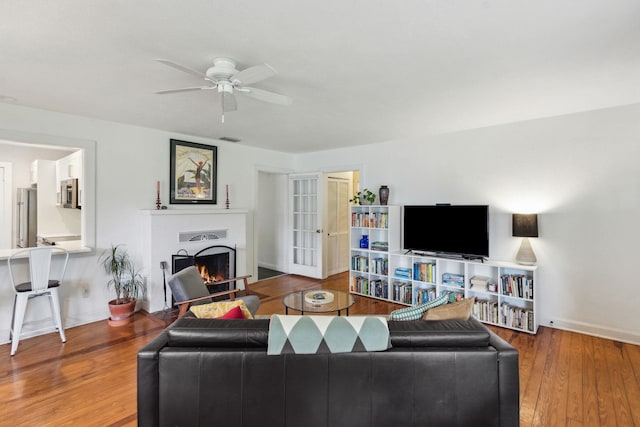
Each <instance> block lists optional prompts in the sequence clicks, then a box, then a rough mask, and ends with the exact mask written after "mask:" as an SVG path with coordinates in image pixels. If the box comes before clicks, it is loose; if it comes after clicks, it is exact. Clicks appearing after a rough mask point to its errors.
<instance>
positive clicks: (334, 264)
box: [255, 171, 358, 280]
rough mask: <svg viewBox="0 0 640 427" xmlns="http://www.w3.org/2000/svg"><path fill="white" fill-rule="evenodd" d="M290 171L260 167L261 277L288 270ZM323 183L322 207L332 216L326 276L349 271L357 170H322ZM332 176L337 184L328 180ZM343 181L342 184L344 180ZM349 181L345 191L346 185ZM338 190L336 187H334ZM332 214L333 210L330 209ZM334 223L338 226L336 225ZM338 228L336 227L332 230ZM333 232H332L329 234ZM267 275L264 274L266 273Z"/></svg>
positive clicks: (325, 253) (258, 271)
mask: <svg viewBox="0 0 640 427" xmlns="http://www.w3.org/2000/svg"><path fill="white" fill-rule="evenodd" d="M289 175H290V174H289V173H287V172H282V171H276V172H271V171H258V177H257V198H256V200H257V205H256V206H257V208H256V218H255V226H256V233H255V234H256V240H257V243H256V263H257V265H256V269H255V270H256V274H257V277H258V280H260V279H262V278H268V277H272V276H274V275H278V274H288V273H290V271H289V259H288V258H289V244H290V239H289V234H288V231H289V230H288V216H289V214H290V212H289V206H288V205H289V201H288V180H289ZM323 176H324V179H323V181H324V182H323V186H325V187H326V188H327V190H326V191H325V194H327V195H328V194H330V193H333V194H334V195H333V196H328V197H325V201H324V207H323V210H324V211H325V212H326V214H325V215H324V217H325V218H330V217H333V219H332V220H331V221H333V224H327V222H326V221H325V225H324V226H323V228H324V229H325V231H326V232H325V233H324V237H325V241H326V242H327V243H326V244H324V245H322V246H323V254H322V257H323V259H324V260H325V262H324V263H323V264H324V266H325V272H324V276H325V277H326V276H327V275H332V274H337V273H338V272H341V271H347V270H348V268H349V250H348V249H349V248H348V245H349V237H348V233H349V231H348V224H349V201H348V200H349V198H350V197H351V195H352V193H353V188H354V183H353V182H354V177H355V179H356V180H357V177H358V171H343V172H331V173H325V174H323ZM330 180H333V182H334V184H329V181H330ZM341 182H342V184H339V183H341ZM344 183H346V194H345V185H344ZM334 190H335V191H334ZM330 210H331V211H332V212H333V214H330V213H329V211H330ZM334 225H335V226H334ZM333 230H335V231H333ZM329 233H332V236H328V234H329ZM261 272H262V275H261ZM263 276H264V277H263Z"/></svg>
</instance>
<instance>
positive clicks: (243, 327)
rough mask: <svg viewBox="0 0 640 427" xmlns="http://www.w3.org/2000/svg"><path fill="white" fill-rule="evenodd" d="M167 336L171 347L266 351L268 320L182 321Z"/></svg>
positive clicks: (167, 331) (187, 319) (171, 327)
mask: <svg viewBox="0 0 640 427" xmlns="http://www.w3.org/2000/svg"><path fill="white" fill-rule="evenodd" d="M166 334H167V341H168V344H169V345H170V346H172V347H215V348H267V341H268V339H269V319H196V318H192V317H181V318H180V319H178V320H176V321H175V322H174V323H173V325H171V326H170V327H168V328H167V329H166Z"/></svg>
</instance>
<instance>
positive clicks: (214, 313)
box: [190, 299, 253, 319]
mask: <svg viewBox="0 0 640 427" xmlns="http://www.w3.org/2000/svg"><path fill="white" fill-rule="evenodd" d="M233 307H240V309H241V310H242V312H243V313H244V317H245V318H246V319H253V316H252V315H251V312H250V311H249V309H248V308H247V306H246V305H245V303H244V301H243V300H241V299H237V300H233V301H218V302H211V303H209V304H201V305H194V306H192V307H191V309H190V310H191V312H192V313H193V314H194V315H195V316H196V317H197V318H199V319H214V318H217V317H221V316H223V315H224V314H226V313H227V312H228V311H229V310H231V309H232V308H233Z"/></svg>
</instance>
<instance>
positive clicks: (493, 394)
mask: <svg viewBox="0 0 640 427" xmlns="http://www.w3.org/2000/svg"><path fill="white" fill-rule="evenodd" d="M268 330H269V320H268V319H256V320H218V319H195V318H189V317H183V318H180V319H178V320H177V321H176V322H175V323H174V324H173V325H172V326H171V327H169V328H167V329H166V330H164V331H163V332H162V333H160V335H159V336H157V337H156V338H155V339H153V340H152V341H151V342H149V343H148V344H147V345H146V346H145V347H144V348H143V349H141V350H140V352H139V353H138V425H139V426H224V427H229V426H261V427H268V426H293V427H298V426H304V427H309V426H325V427H326V426H330V427H336V426H348V427H355V426H465V427H466V426H474V427H478V426H518V425H519V379H518V353H517V351H516V349H515V348H514V347H512V346H511V345H510V344H508V343H507V342H506V341H504V340H503V339H501V338H500V337H498V336H497V335H495V334H494V333H493V332H491V331H489V330H488V329H487V328H486V327H485V326H484V325H482V324H481V323H480V322H478V321H476V320H475V319H470V320H467V321H461V320H443V321H422V320H420V321H405V322H394V321H390V322H389V332H390V337H391V344H392V346H393V347H392V348H391V349H389V350H387V351H383V352H370V353H366V352H361V353H357V352H356V353H340V354H315V355H291V354H288V355H279V356H269V355H267V338H268Z"/></svg>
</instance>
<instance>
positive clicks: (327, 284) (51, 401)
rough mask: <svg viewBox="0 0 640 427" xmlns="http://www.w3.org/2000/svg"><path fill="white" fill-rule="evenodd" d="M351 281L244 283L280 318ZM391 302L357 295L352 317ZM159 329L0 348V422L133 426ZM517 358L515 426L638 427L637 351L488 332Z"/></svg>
mask: <svg viewBox="0 0 640 427" xmlns="http://www.w3.org/2000/svg"><path fill="white" fill-rule="evenodd" d="M347 286H348V276H347V275H346V274H339V275H336V276H332V277H330V278H328V279H327V280H324V281H321V282H320V281H317V280H313V279H308V278H304V277H299V276H282V277H277V278H273V279H268V280H264V281H261V282H258V283H255V284H254V285H252V286H251V290H252V292H255V293H257V294H260V295H261V301H262V303H261V306H260V309H259V311H258V314H272V313H284V307H283V306H282V303H281V298H282V296H283V295H284V294H287V293H289V292H291V291H293V290H298V289H311V288H316V287H321V288H327V289H339V290H347ZM397 307H400V306H398V305H394V304H389V303H385V302H382V301H378V300H373V299H368V298H360V297H358V298H357V302H356V304H355V305H354V306H353V307H352V308H351V310H350V312H351V314H365V313H376V314H387V313H389V312H390V311H391V310H393V309H394V308H397ZM163 328H164V324H163V323H162V321H161V320H159V319H158V318H155V317H153V316H151V315H147V314H145V313H138V314H136V318H135V322H134V323H133V324H132V325H131V326H125V327H120V328H111V327H109V326H107V322H106V321H102V322H96V323H92V324H89V325H85V326H80V327H76V328H71V329H68V330H66V334H67V342H66V343H65V344H61V343H60V339H59V336H58V335H57V334H54V333H52V334H48V335H44V336H40V337H36V338H31V339H26V340H23V341H21V342H20V347H19V348H18V353H17V354H16V355H15V356H14V357H10V356H9V347H10V346H9V345H8V344H7V345H2V346H0V354H2V356H0V396H2V400H1V402H2V403H0V424H3V425H4V424H5V423H8V424H10V425H20V426H22V425H29V426H34V425H38V426H48V425H50V426H60V425H70V424H74V425H82V426H85V425H96V426H135V425H136V353H137V351H138V349H140V348H141V347H142V346H143V345H144V344H145V343H147V342H148V341H149V340H151V339H152V338H153V337H154V336H156V335H157V334H158V333H159V332H160V331H161V330H162V329H163ZM492 330H493V331H495V332H496V333H498V335H500V336H501V337H503V338H504V339H505V340H507V341H509V342H510V343H511V344H513V345H514V346H515V347H516V348H518V350H519V352H520V399H521V409H520V424H521V426H545V427H547V426H568V427H575V426H588V427H592V426H620V427H629V426H637V427H640V346H636V345H631V344H625V343H620V342H616V341H611V340H606V339H601V338H595V337H591V336H587V335H581V334H576V333H572V332H565V331H560V330H556V329H550V328H545V327H541V328H540V329H539V332H538V334H537V335H535V336H531V335H529V334H523V333H519V332H516V331H512V330H509V329H501V328H492Z"/></svg>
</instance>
